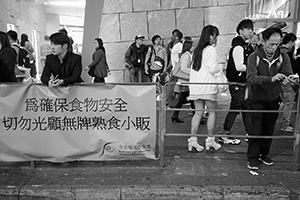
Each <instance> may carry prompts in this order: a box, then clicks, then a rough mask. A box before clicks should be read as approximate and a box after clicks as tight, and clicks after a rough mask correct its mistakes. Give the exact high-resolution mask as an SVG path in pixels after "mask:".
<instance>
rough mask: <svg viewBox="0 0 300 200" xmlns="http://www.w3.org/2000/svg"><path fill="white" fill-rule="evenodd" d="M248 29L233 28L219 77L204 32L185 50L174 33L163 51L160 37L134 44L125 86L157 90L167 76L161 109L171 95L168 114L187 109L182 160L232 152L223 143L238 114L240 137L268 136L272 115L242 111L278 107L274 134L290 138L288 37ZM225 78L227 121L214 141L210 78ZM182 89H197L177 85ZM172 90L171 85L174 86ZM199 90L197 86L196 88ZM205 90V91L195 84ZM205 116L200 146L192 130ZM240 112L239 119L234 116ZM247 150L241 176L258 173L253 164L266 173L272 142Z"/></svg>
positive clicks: (209, 34)
mask: <svg viewBox="0 0 300 200" xmlns="http://www.w3.org/2000/svg"><path fill="white" fill-rule="evenodd" d="M253 30H254V24H253V21H252V20H250V19H244V20H242V21H241V22H240V23H239V24H238V25H237V28H236V37H234V38H233V40H232V42H231V48H230V50H229V53H228V60H227V65H226V69H224V65H222V64H220V63H219V57H218V54H217V50H216V45H217V41H218V35H219V30H218V28H217V27H215V26H212V25H207V26H205V27H204V28H203V29H202V32H201V35H200V40H199V42H198V44H197V46H196V47H195V48H192V44H193V40H192V39H191V38H190V37H189V36H185V37H184V36H183V34H182V32H181V31H180V30H178V29H175V30H174V31H173V32H172V37H171V39H170V42H169V43H168V44H167V47H166V48H165V47H163V46H162V45H161V37H160V36H158V35H155V36H153V38H152V43H153V45H144V44H143V41H144V39H145V37H144V36H141V35H138V36H136V37H135V42H134V43H133V44H131V46H130V47H129V48H128V50H127V52H126V54H125V62H126V67H127V68H128V69H129V71H130V77H131V78H130V81H131V82H148V81H152V82H157V81H159V78H160V77H165V76H167V75H170V77H169V79H168V82H167V85H166V90H167V91H166V92H167V94H166V95H167V98H166V104H167V105H166V106H168V105H169V104H170V102H171V101H172V100H174V93H175V94H177V104H176V106H175V107H176V108H181V106H182V105H183V103H186V102H190V103H191V108H195V109H196V112H194V113H192V115H193V118H192V121H191V135H192V136H191V137H190V138H189V139H188V151H189V152H201V151H203V150H204V149H206V150H209V149H210V148H212V149H214V150H219V149H220V148H221V144H231V145H238V144H240V142H241V140H240V139H237V138H233V137H231V129H232V127H233V125H234V122H235V119H236V117H237V115H238V114H239V113H241V114H242V119H243V124H244V128H245V134H246V135H250V136H253V135H254V136H272V135H273V132H274V127H275V124H276V120H277V118H278V113H274V112H272V113H267V112H247V111H245V110H278V109H279V105H281V107H282V109H283V110H284V112H283V119H282V122H281V130H282V131H290V132H292V131H294V128H293V126H292V125H291V123H290V118H291V110H292V107H293V104H294V101H295V96H296V92H295V91H297V90H298V82H299V77H298V74H299V69H300V56H299V49H298V50H297V53H296V54H295V41H296V39H297V37H296V36H295V34H293V33H284V32H282V31H281V27H276V26H272V27H269V28H267V29H266V30H264V31H262V32H260V33H255V32H254V31H253ZM222 71H226V78H227V80H228V81H229V82H230V83H231V84H230V85H229V93H230V95H231V102H230V106H229V109H230V110H235V111H234V112H233V111H230V112H228V113H227V115H226V117H225V120H224V124H223V130H222V131H221V132H220V134H221V135H222V137H219V138H218V140H216V138H215V137H214V132H215V124H216V112H215V111H214V110H215V109H216V108H217V97H218V95H217V94H218V93H219V91H218V86H217V84H208V83H218V78H217V77H218V74H219V73H220V72H222ZM183 82H191V83H199V84H190V85H188V84H186V83H185V84H181V83H183ZM176 83H177V84H176ZM200 83H201V84H200ZM203 83H205V84H203ZM206 108H207V109H208V110H209V111H208V120H207V131H208V137H207V138H206V140H205V144H204V146H202V145H200V144H199V143H198V140H197V133H198V128H199V123H200V122H201V119H202V118H203V116H204V110H205V109H206ZM237 110H240V112H236V111H237ZM171 120H172V122H177V123H183V120H181V119H180V118H179V111H175V112H174V113H173V115H172V117H171ZM245 140H246V141H247V142H248V151H247V158H248V164H247V166H248V168H249V169H252V170H253V169H258V167H259V165H260V164H261V163H263V164H266V165H273V161H272V160H271V159H270V158H269V157H268V154H269V151H270V146H271V142H272V139H260V138H252V137H250V138H249V139H248V138H246V139H245Z"/></svg>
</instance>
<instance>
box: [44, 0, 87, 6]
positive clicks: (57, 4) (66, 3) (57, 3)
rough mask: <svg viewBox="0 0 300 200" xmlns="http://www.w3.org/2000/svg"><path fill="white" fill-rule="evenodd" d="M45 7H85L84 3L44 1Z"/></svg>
mask: <svg viewBox="0 0 300 200" xmlns="http://www.w3.org/2000/svg"><path fill="white" fill-rule="evenodd" d="M45 5H46V6H72V7H85V1H74V2H70V1H45Z"/></svg>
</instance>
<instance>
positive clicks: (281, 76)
mask: <svg viewBox="0 0 300 200" xmlns="http://www.w3.org/2000/svg"><path fill="white" fill-rule="evenodd" d="M286 79H287V77H286V75H284V74H281V73H278V74H276V75H275V76H273V77H272V82H275V81H279V82H281V81H285V80H286Z"/></svg>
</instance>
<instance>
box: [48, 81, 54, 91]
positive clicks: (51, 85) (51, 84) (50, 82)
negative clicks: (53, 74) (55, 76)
mask: <svg viewBox="0 0 300 200" xmlns="http://www.w3.org/2000/svg"><path fill="white" fill-rule="evenodd" d="M48 87H49V89H50V90H52V89H53V80H52V79H50V80H49V82H48Z"/></svg>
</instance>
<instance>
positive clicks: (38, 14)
mask: <svg viewBox="0 0 300 200" xmlns="http://www.w3.org/2000/svg"><path fill="white" fill-rule="evenodd" d="M45 13H46V12H45V5H44V0H1V3H0V30H1V31H5V32H6V31H7V23H9V24H14V25H19V26H20V27H19V29H20V30H19V31H20V32H21V31H22V32H24V29H26V25H27V26H28V27H30V28H31V29H32V30H36V31H37V37H38V42H39V40H40V38H43V35H44V34H45V33H46V15H45ZM32 30H26V31H28V33H30V34H31V31H32ZM20 34H21V33H20ZM29 39H30V38H29Z"/></svg>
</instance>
